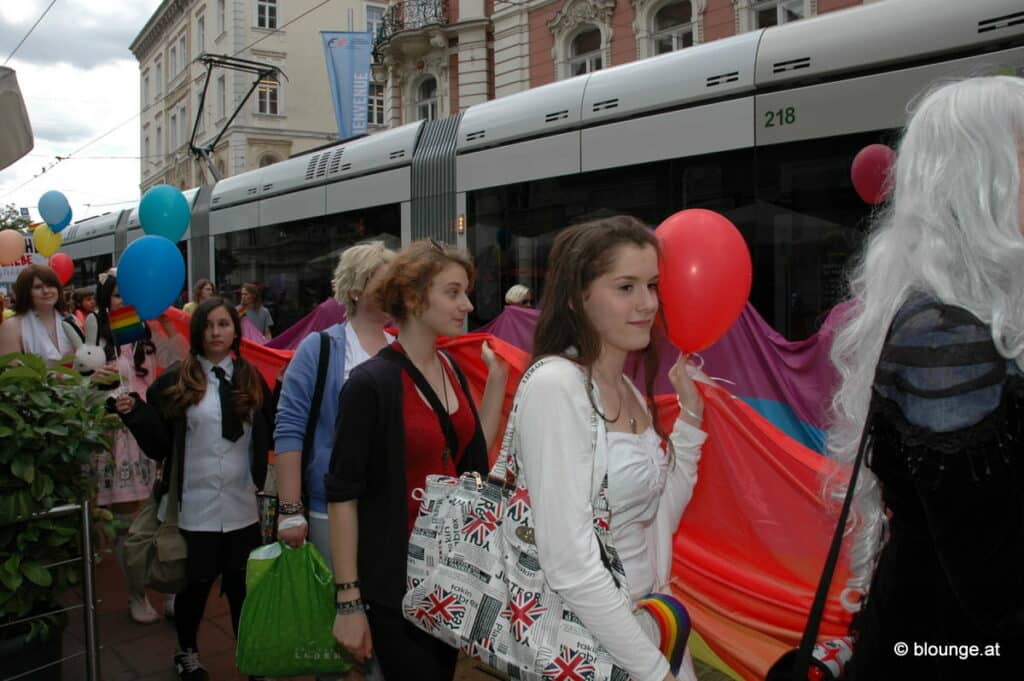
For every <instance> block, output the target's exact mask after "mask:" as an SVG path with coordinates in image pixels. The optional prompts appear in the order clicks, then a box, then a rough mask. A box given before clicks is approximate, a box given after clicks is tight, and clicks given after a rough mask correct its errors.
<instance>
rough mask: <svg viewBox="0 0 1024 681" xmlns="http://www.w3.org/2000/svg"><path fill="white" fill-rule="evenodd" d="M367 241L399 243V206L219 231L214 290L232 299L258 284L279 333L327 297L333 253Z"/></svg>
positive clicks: (335, 258)
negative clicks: (248, 285) (248, 284)
mask: <svg viewBox="0 0 1024 681" xmlns="http://www.w3.org/2000/svg"><path fill="white" fill-rule="evenodd" d="M369 239H378V240H382V241H384V242H385V243H386V245H387V246H388V247H389V248H395V249H397V248H398V247H399V246H400V244H401V213H400V210H399V206H398V204H390V205H387V206H378V207H374V208H369V209H366V210H361V211H351V212H348V213H342V214H338V215H330V216H326V217H318V218H314V219H311V220H297V221H295V222H288V223H283V224H279V225H270V226H266V227H256V228H253V229H246V230H241V231H238V232H229V233H227V234H220V235H218V236H217V237H215V243H214V249H215V258H216V278H217V281H216V285H217V290H218V291H220V293H221V294H222V295H224V296H225V297H226V298H228V299H230V300H233V301H234V302H236V303H237V302H238V291H239V289H240V288H241V286H242V284H243V283H245V282H257V283H260V284H262V285H263V286H264V293H263V304H264V305H265V306H266V307H267V309H268V310H270V314H271V316H272V317H273V318H274V328H273V331H274V332H275V333H280V332H281V331H283V330H285V329H287V328H288V327H289V326H291V325H292V324H294V323H295V322H297V321H298V320H299V319H301V318H302V317H303V316H305V315H306V314H307V313H309V312H310V311H311V310H312V309H313V308H314V307H316V306H317V305H319V304H320V303H322V302H324V300H326V299H327V298H328V297H330V296H331V277H332V273H333V272H334V266H335V265H336V264H337V262H338V256H339V255H340V254H341V252H342V251H343V250H345V249H346V248H348V247H349V246H351V245H353V244H355V243H358V242H360V241H366V240H369Z"/></svg>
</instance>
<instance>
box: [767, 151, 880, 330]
mask: <svg viewBox="0 0 1024 681" xmlns="http://www.w3.org/2000/svg"><path fill="white" fill-rule="evenodd" d="M894 138H895V133H894V132H893V131H880V132H872V133H865V134H857V135H848V136H844V137H831V138H827V139H822V140H811V141H804V142H794V143H790V144H780V145H772V146H767V147H760V148H759V149H758V150H757V183H758V185H757V198H758V202H757V208H756V218H755V220H756V228H755V229H754V230H753V232H752V233H749V234H748V237H747V238H748V243H751V245H752V249H751V250H752V253H753V257H754V290H753V291H752V293H751V301H752V302H753V303H754V306H755V307H756V308H757V309H758V311H759V312H760V313H761V315H762V316H763V317H765V318H766V319H768V320H769V321H770V322H771V323H772V325H773V326H774V327H775V328H776V329H777V330H779V331H780V332H781V333H783V334H784V335H785V336H786V337H787V338H789V339H791V340H797V339H802V338H806V337H808V336H810V335H811V334H813V333H815V332H816V331H817V330H818V328H819V327H820V326H821V323H822V322H823V321H824V319H825V317H826V316H827V315H828V312H829V311H830V310H831V309H832V307H833V306H834V305H835V304H836V303H838V302H840V301H841V300H842V299H843V298H844V297H845V293H846V292H845V289H844V280H845V279H844V276H845V272H846V269H847V267H848V264H849V258H850V256H851V255H852V254H853V253H855V252H856V251H857V249H858V248H859V247H860V246H861V244H862V241H863V237H864V233H865V230H866V228H867V226H868V224H869V221H870V218H871V212H872V206H869V205H867V204H865V203H864V202H863V201H861V200H860V198H859V197H858V196H857V193H856V191H855V190H854V188H853V185H852V183H851V181H850V164H851V162H852V161H853V157H854V156H856V154H857V152H858V151H860V149H862V148H863V147H864V146H866V145H868V144H872V143H876V142H883V143H892V142H893V140H894Z"/></svg>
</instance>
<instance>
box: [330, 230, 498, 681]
mask: <svg viewBox="0 0 1024 681" xmlns="http://www.w3.org/2000/svg"><path fill="white" fill-rule="evenodd" d="M472 280H473V264H472V262H471V261H470V259H469V256H468V255H467V254H466V253H465V252H463V251H461V250H458V249H455V248H452V247H449V246H443V245H441V244H438V243H437V242H435V241H432V240H429V241H417V242H414V243H412V244H410V245H409V246H408V247H406V248H405V249H403V250H402V252H400V253H399V254H398V257H397V258H395V260H394V262H393V263H392V264H391V270H390V272H389V275H388V279H387V280H386V281H385V282H384V284H383V285H382V286H381V288H380V290H379V293H378V295H379V297H380V308H381V309H382V310H384V311H386V312H387V313H388V314H389V315H391V316H392V317H393V318H394V319H395V320H396V322H397V323H398V339H397V341H395V343H393V344H392V345H390V346H388V347H386V348H384V350H382V351H381V352H380V354H378V355H377V356H376V357H373V358H371V359H369V360H367V361H366V362H364V363H363V364H361V365H359V366H358V367H356V368H355V369H353V370H352V373H351V374H350V375H349V378H348V381H347V382H346V383H345V386H344V387H343V388H342V391H341V397H340V399H339V405H338V411H339V413H338V422H337V436H336V438H335V445H334V451H333V454H332V456H331V464H330V470H329V472H328V474H327V476H326V480H325V482H326V491H327V501H328V517H329V523H330V535H331V553H332V556H333V559H334V570H335V575H334V578H335V582H336V584H337V600H338V616H337V618H336V619H335V623H334V636H335V638H336V639H337V640H338V642H339V643H341V644H342V645H343V646H344V647H345V648H346V649H347V650H348V651H349V652H350V653H351V654H352V655H353V657H355V658H356V659H357V660H366V659H368V658H370V657H373V658H375V659H376V661H377V662H378V663H379V664H380V668H381V670H382V671H383V673H384V676H385V677H386V678H387V679H388V681H403V680H404V679H418V680H419V681H448V680H450V679H451V678H452V674H453V672H454V670H455V662H456V655H457V653H456V651H455V650H454V649H453V648H450V647H448V646H447V645H445V644H444V643H442V642H441V641H438V640H437V639H434V638H432V637H431V636H429V635H428V634H425V633H423V632H422V631H420V630H419V629H416V628H415V627H414V626H413V625H412V624H410V623H408V622H406V621H405V620H404V619H403V617H402V613H401V600H402V596H403V595H404V593H405V577H406V575H405V567H406V552H407V550H408V544H409V532H410V530H411V528H412V523H413V521H414V520H415V516H416V509H417V507H418V502H417V501H416V500H415V499H414V498H413V497H412V491H413V490H415V489H416V488H422V487H423V485H424V480H425V478H426V476H427V475H429V474H432V473H441V474H448V475H457V474H459V473H462V472H465V471H476V472H478V473H480V474H481V475H486V474H487V469H488V466H487V463H488V462H487V449H488V447H487V445H488V443H489V442H493V441H494V438H495V437H496V435H497V431H498V425H499V422H500V418H501V405H502V400H503V397H504V393H505V383H506V381H507V379H508V366H507V365H506V364H505V363H504V362H502V361H501V360H499V359H497V358H496V357H495V356H494V354H493V353H492V352H491V351H490V349H489V348H488V347H487V345H486V344H485V345H484V353H483V359H484V362H485V363H486V364H487V366H488V372H489V373H488V378H487V386H486V388H485V389H484V396H483V400H482V402H481V409H480V414H479V416H478V415H477V412H476V407H475V405H474V404H473V398H472V396H471V395H470V393H469V389H468V386H467V384H466V380H465V377H464V376H463V374H462V372H461V370H459V368H458V366H457V365H456V364H455V362H454V361H452V359H451V358H450V357H448V356H447V355H445V354H444V353H443V352H439V351H438V349H437V345H436V344H437V338H438V336H442V335H444V336H454V335H457V334H459V333H461V331H462V326H463V324H464V322H465V319H466V315H468V314H469V312H470V311H471V310H472V309H473V305H472V304H471V303H470V302H469V297H468V295H469V290H470V287H471V285H472ZM417 386H419V387H417ZM444 412H447V414H448V420H449V421H450V423H451V427H450V428H447V424H446V425H445V426H442V423H441V418H440V417H439V414H440V413H444ZM446 430H447V433H446V432H445V431H446Z"/></svg>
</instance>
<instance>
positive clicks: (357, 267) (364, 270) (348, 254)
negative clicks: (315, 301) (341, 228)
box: [331, 241, 395, 317]
mask: <svg viewBox="0 0 1024 681" xmlns="http://www.w3.org/2000/svg"><path fill="white" fill-rule="evenodd" d="M394 259H395V252H394V251H392V250H390V249H389V248H387V247H386V246H385V245H384V242H383V241H366V242H363V243H359V244H356V245H355V246H350V247H349V248H346V249H345V250H344V252H342V254H341V255H340V256H339V257H338V265H337V266H336V267H335V268H334V280H333V281H332V282H331V289H332V290H333V291H334V299H335V300H337V301H338V302H339V303H341V304H342V305H344V306H345V309H346V310H347V311H348V315H349V316H350V317H351V316H352V315H354V314H356V310H357V309H358V306H359V302H358V297H359V294H361V293H362V291H363V289H365V288H366V284H367V282H369V281H370V279H371V278H372V277H373V275H374V273H375V272H376V271H377V269H378V268H379V267H380V266H381V265H386V264H388V263H390V262H391V261H392V260H394Z"/></svg>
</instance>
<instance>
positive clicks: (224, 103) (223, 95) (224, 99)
mask: <svg viewBox="0 0 1024 681" xmlns="http://www.w3.org/2000/svg"><path fill="white" fill-rule="evenodd" d="M227 113H228V87H227V83H225V82H224V76H219V77H218V78H217V120H220V119H222V118H224V116H226V115H227Z"/></svg>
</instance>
